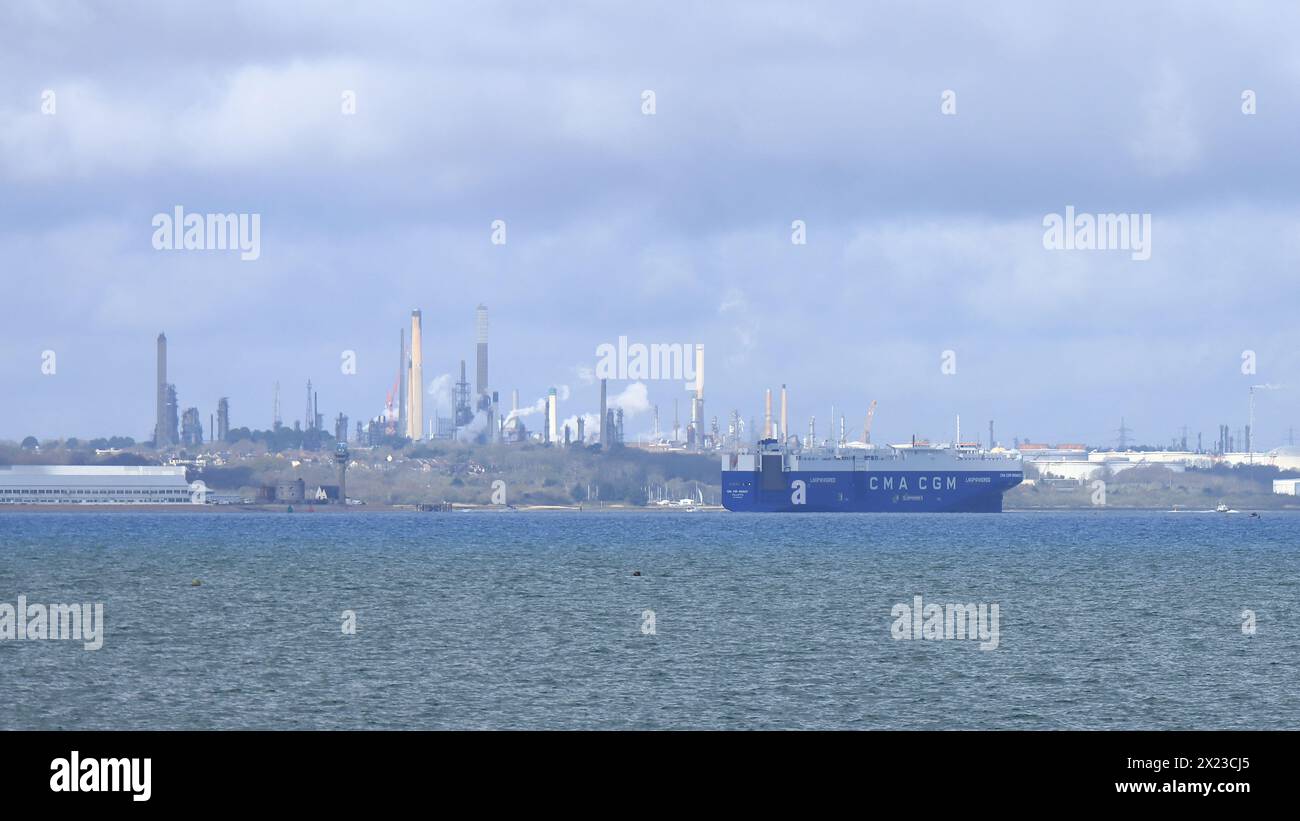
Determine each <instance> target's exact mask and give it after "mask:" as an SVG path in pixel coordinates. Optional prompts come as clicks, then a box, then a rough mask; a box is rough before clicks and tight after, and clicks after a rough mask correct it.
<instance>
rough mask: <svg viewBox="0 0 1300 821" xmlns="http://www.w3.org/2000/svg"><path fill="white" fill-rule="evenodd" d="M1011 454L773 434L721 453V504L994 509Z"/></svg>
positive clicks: (1013, 481)
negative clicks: (797, 445) (805, 441)
mask: <svg viewBox="0 0 1300 821" xmlns="http://www.w3.org/2000/svg"><path fill="white" fill-rule="evenodd" d="M1024 478H1025V474H1024V469H1023V466H1022V464H1021V462H1020V459H1019V458H1017V457H1011V456H1005V455H1001V454H998V453H988V452H985V451H981V450H979V449H978V448H971V447H949V446H939V447H930V446H916V445H913V446H892V445H872V444H865V443H854V444H852V445H848V446H843V447H839V448H817V449H791V448H783V447H781V446H780V445H779V444H778V443H777V441H776V440H775V439H765V440H763V441H762V442H760V443H759V447H758V450H757V451H756V452H740V453H728V454H724V455H723V457H722V504H723V506H724V507H726V508H727V509H728V510H735V511H744V512H756V513H759V512H761V513H772V512H788V513H800V512H807V513H819V512H821V513H827V512H846V513H876V512H892V511H896V512H910V513H998V512H1000V511H1001V510H1002V494H1004V493H1006V492H1007V491H1008V490H1010V489H1011V488H1013V487H1015V486H1016V485H1018V484H1020V483H1021V481H1023V480H1024Z"/></svg>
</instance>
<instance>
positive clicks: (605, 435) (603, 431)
mask: <svg viewBox="0 0 1300 821" xmlns="http://www.w3.org/2000/svg"><path fill="white" fill-rule="evenodd" d="M606 382H608V380H606V379H602V380H600V446H601V447H602V448H605V449H606V450H608V449H609V426H608V425H606V424H605V390H606Z"/></svg>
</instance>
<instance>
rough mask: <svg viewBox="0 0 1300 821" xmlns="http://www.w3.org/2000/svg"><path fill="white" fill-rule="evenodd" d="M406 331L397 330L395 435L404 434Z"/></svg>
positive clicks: (402, 329)
mask: <svg viewBox="0 0 1300 821" xmlns="http://www.w3.org/2000/svg"><path fill="white" fill-rule="evenodd" d="M407 371H408V365H407V361H406V329H405V328H398V329H397V433H398V435H403V434H405V433H406V379H407Z"/></svg>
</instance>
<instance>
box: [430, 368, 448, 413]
mask: <svg viewBox="0 0 1300 821" xmlns="http://www.w3.org/2000/svg"><path fill="white" fill-rule="evenodd" d="M451 388H452V381H451V374H449V373H444V374H442V375H440V376H438V377H437V378H436V379H434V380H433V381H431V382H430V383H429V390H428V394H429V396H430V397H432V398H433V405H434V407H438V408H441V407H448V408H449V407H451Z"/></svg>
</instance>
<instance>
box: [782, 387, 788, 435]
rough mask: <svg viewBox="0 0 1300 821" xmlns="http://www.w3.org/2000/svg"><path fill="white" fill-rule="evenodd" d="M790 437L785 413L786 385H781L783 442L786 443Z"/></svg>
mask: <svg viewBox="0 0 1300 821" xmlns="http://www.w3.org/2000/svg"><path fill="white" fill-rule="evenodd" d="M789 438H790V428H789V427H788V426H787V424H786V415H785V385H782V386H781V444H783V445H784V444H785V443H786V440H787V439H789Z"/></svg>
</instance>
